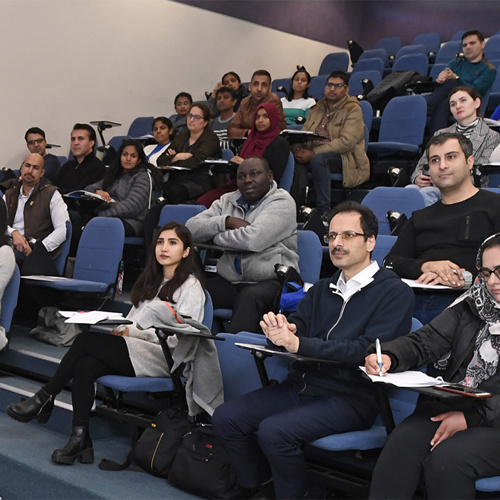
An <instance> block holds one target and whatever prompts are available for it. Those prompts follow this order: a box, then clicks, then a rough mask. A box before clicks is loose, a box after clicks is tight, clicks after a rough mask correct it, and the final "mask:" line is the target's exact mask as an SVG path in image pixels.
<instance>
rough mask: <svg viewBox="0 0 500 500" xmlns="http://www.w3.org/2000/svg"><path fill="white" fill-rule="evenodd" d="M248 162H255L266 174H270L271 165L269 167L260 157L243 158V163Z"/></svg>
mask: <svg viewBox="0 0 500 500" xmlns="http://www.w3.org/2000/svg"><path fill="white" fill-rule="evenodd" d="M248 160H257V161H258V162H259V163H260V164H261V166H262V167H263V168H264V170H265V171H266V172H271V165H269V162H268V161H267V160H266V159H265V158H263V157H262V156H249V157H248V158H245V159H244V160H243V161H248ZM241 163H243V162H241ZM241 163H240V165H241Z"/></svg>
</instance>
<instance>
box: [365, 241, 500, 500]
mask: <svg viewBox="0 0 500 500" xmlns="http://www.w3.org/2000/svg"><path fill="white" fill-rule="evenodd" d="M476 266H477V270H478V275H477V278H476V280H475V282H474V285H473V286H472V287H471V288H470V289H469V290H468V291H467V292H466V293H464V294H463V295H462V296H461V297H460V298H458V299H457V300H456V301H455V302H454V303H453V304H452V305H451V306H450V307H449V308H448V309H446V310H445V311H444V312H442V313H441V314H440V315H439V316H438V317H437V318H435V319H433V320H432V321H431V322H430V323H429V324H427V325H425V326H423V327H422V328H420V329H419V330H417V331H416V332H413V333H411V334H410V335H408V336H406V337H400V338H399V339H397V340H394V341H392V342H388V343H386V344H382V362H383V364H382V372H383V373H384V374H385V373H387V372H389V373H390V372H402V371H405V370H415V369H418V368H419V367H420V366H422V365H425V364H428V363H436V365H435V368H436V369H438V370H440V371H441V373H442V377H443V379H444V380H445V381H447V382H450V383H459V384H461V385H464V386H465V387H472V388H477V389H479V390H481V391H484V392H489V393H491V394H492V397H489V398H473V397H464V396H461V397H453V398H448V399H445V398H443V399H441V398H439V399H438V398H436V397H433V398H430V397H427V396H424V395H421V396H420V399H419V402H418V404H417V408H416V410H415V412H414V413H413V415H411V416H410V417H408V418H407V419H406V420H405V421H404V422H402V423H401V424H400V425H399V426H398V427H396V429H395V430H394V431H393V432H392V433H391V435H390V436H389V438H388V440H387V443H386V445H385V447H384V449H383V450H382V453H381V455H380V457H379V459H378V462H377V465H376V467H375V470H374V473H373V478H372V483H371V490H370V498H374V499H375V498H376V499H380V498H398V499H405V498H407V499H410V498H413V495H414V493H415V490H416V488H417V486H418V484H419V481H420V478H421V477H423V480H424V483H425V489H426V498H429V499H442V498H450V499H451V498H453V499H460V498H471V499H472V498H475V481H476V479H479V478H482V477H490V476H498V475H500V429H499V427H500V373H498V364H499V353H500V337H499V333H500V233H498V234H495V235H493V236H490V237H489V238H487V239H486V240H485V241H484V242H483V244H482V245H481V247H480V248H479V251H478V254H477V259H476ZM374 350H375V349H374V348H373V346H372V347H371V348H370V349H369V352H372V353H373V352H374ZM365 367H366V369H367V372H368V373H369V374H372V375H374V374H377V375H378V374H379V366H378V364H377V356H376V354H369V355H368V356H367V357H366V363H365Z"/></svg>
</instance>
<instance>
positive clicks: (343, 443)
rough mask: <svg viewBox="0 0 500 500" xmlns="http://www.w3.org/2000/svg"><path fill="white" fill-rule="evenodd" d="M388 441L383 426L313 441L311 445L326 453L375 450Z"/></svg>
mask: <svg viewBox="0 0 500 500" xmlns="http://www.w3.org/2000/svg"><path fill="white" fill-rule="evenodd" d="M386 440H387V432H386V430H385V427H384V426H383V425H374V426H373V427H371V428H370V429H366V430H364V431H352V432H343V433H341V434H332V435H331V436H326V437H323V438H320V439H316V441H311V442H310V443H309V445H311V446H314V447H316V448H320V449H321V450H326V451H344V450H374V449H376V448H382V447H383V446H384V444H385V441H386Z"/></svg>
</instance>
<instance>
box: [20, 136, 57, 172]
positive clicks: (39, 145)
mask: <svg viewBox="0 0 500 500" xmlns="http://www.w3.org/2000/svg"><path fill="white" fill-rule="evenodd" d="M24 140H25V141H26V146H28V149H29V150H30V153H38V154H39V155H41V156H42V157H43V161H44V164H45V167H44V168H45V173H44V175H43V176H44V177H45V178H46V179H49V180H50V181H51V182H55V180H56V177H57V174H58V173H59V170H60V168H61V164H60V163H59V160H58V158H57V156H54V155H53V154H50V153H47V151H46V150H45V148H46V147H47V140H46V139H45V132H44V131H43V130H42V129H41V128H39V127H31V128H29V129H28V130H27V131H26V133H25V134H24Z"/></svg>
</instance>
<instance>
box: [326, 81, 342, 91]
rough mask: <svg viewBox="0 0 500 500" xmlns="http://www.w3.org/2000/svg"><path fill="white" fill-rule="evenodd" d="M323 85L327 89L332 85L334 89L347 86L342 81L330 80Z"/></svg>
mask: <svg viewBox="0 0 500 500" xmlns="http://www.w3.org/2000/svg"><path fill="white" fill-rule="evenodd" d="M325 87H326V88H327V89H330V88H332V87H335V88H336V89H341V88H342V87H347V85H346V84H344V83H330V82H328V83H327V84H326V85H325Z"/></svg>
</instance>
